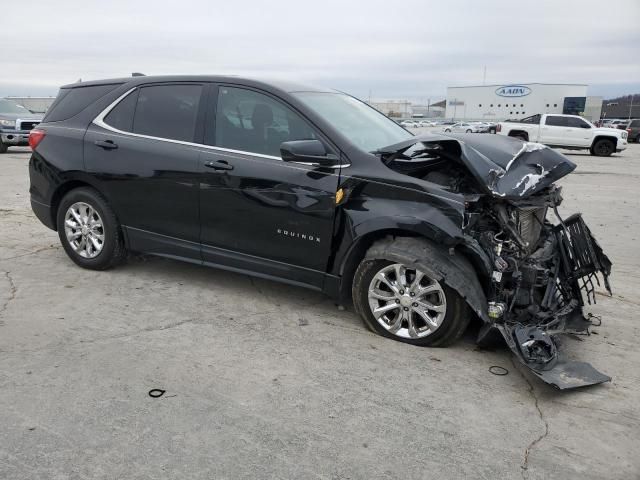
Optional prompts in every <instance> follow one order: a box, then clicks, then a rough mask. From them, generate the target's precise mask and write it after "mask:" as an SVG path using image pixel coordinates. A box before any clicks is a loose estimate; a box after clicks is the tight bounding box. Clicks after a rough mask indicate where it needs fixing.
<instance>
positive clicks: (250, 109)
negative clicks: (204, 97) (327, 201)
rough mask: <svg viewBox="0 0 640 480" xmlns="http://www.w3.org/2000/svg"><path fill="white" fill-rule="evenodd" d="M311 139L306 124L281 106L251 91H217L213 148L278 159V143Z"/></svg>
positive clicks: (238, 89) (298, 116)
mask: <svg viewBox="0 0 640 480" xmlns="http://www.w3.org/2000/svg"><path fill="white" fill-rule="evenodd" d="M315 138H316V135H315V134H314V133H313V130H312V129H311V127H310V126H309V125H308V124H307V122H305V121H304V120H303V119H302V118H301V117H300V115H298V114H297V113H295V112H294V111H292V110H291V109H290V108H288V107H286V106H285V105H283V104H282V103H281V102H279V101H277V100H274V99H273V98H271V97H269V96H267V95H264V94H262V93H258V92H255V91H253V90H246V89H244V88H235V87H220V89H219V93H218V104H217V108H216V122H215V146H217V147H222V148H229V149H233V150H240V151H243V152H251V153H259V154H262V155H271V156H274V157H280V144H281V143H282V142H286V141H290V140H313V139H315Z"/></svg>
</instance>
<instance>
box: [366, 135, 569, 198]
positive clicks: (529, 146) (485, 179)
mask: <svg viewBox="0 0 640 480" xmlns="http://www.w3.org/2000/svg"><path fill="white" fill-rule="evenodd" d="M444 142H456V143H457V144H458V145H459V147H460V152H461V153H460V159H461V161H462V162H463V163H464V165H465V166H466V167H467V168H468V169H469V171H470V172H471V174H472V175H473V176H474V177H475V178H476V179H477V180H478V182H479V183H480V185H481V186H482V187H483V188H484V189H485V191H486V193H489V194H491V195H493V196H496V197H501V198H505V199H521V198H523V197H528V196H529V195H533V194H535V193H537V192H539V191H540V190H542V189H544V188H545V187H548V186H549V185H551V184H552V183H554V182H555V181H556V180H559V179H560V178H562V177H564V176H565V175H567V174H569V173H571V172H572V171H573V170H574V169H575V168H576V164H575V163H573V162H572V161H571V160H569V159H568V158H567V157H565V156H564V155H562V154H561V153H558V152H556V151H555V150H552V149H551V148H548V147H547V146H545V145H542V144H539V143H532V142H523V141H522V140H519V139H516V138H511V137H506V136H503V135H489V134H484V135H482V134H459V135H454V134H451V135H441V134H426V135H418V136H416V137H414V138H410V139H407V140H405V141H403V142H400V143H396V144H394V145H389V146H387V147H383V148H381V149H379V150H378V151H377V152H375V153H377V154H381V155H386V154H393V153H401V152H404V151H407V150H409V149H410V148H411V147H412V146H414V145H416V144H418V143H422V144H423V145H425V146H428V145H430V144H438V143H444Z"/></svg>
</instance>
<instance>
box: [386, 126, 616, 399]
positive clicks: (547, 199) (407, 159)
mask: <svg viewBox="0 0 640 480" xmlns="http://www.w3.org/2000/svg"><path fill="white" fill-rule="evenodd" d="M471 136H472V137H474V138H473V141H471V139H469V137H471ZM483 137H484V138H483ZM504 138H505V137H502V139H500V138H497V137H496V136H494V135H467V136H462V135H461V136H453V135H450V136H449V135H448V136H444V135H433V136H426V137H417V140H414V141H407V142H404V144H398V145H394V146H391V147H387V148H385V149H383V151H381V152H379V153H380V155H381V159H382V161H383V162H384V163H385V164H386V165H387V166H388V167H389V168H391V169H393V170H394V171H397V172H400V173H403V174H406V175H410V176H412V177H416V178H420V179H422V180H425V181H427V182H431V183H434V184H437V185H438V186H439V187H440V188H442V189H444V190H446V191H449V192H452V193H456V194H460V195H463V197H464V200H465V224H464V225H463V226H462V231H463V235H464V239H465V240H464V243H465V244H466V246H467V247H470V248H473V249H475V250H476V251H480V252H482V254H483V255H484V256H485V257H486V262H487V264H488V268H486V270H487V274H488V276H489V278H484V279H481V283H483V286H484V295H485V297H486V305H485V306H484V307H485V308H484V309H483V310H482V311H481V312H479V313H480V315H479V316H480V317H481V318H482V320H483V321H484V326H483V328H482V329H481V331H480V338H479V342H481V343H482V342H483V341H485V340H486V339H488V338H489V337H490V336H491V335H492V334H493V333H495V332H499V333H500V334H501V336H502V337H503V338H504V340H505V341H506V343H507V345H508V346H509V348H510V349H511V350H512V351H513V353H514V354H515V355H516V356H517V358H518V359H519V360H520V361H521V362H522V363H523V364H524V365H526V366H527V367H529V368H531V370H532V371H533V372H534V373H535V374H536V375H537V376H538V377H540V378H541V379H542V380H544V381H545V382H547V383H550V384H552V385H554V386H556V387H557V388H560V389H568V388H575V387H580V386H586V385H593V384H597V383H602V382H605V381H609V380H610V377H608V376H607V375H604V374H602V373H600V372H598V371H597V370H595V369H594V368H593V367H592V366H591V365H589V364H587V363H583V362H573V361H568V360H566V359H565V358H564V357H563V356H562V355H561V354H560V352H559V345H560V343H559V340H558V338H557V335H558V334H561V333H572V334H587V333H588V328H589V326H590V325H591V318H590V317H585V315H584V313H583V307H584V305H585V302H586V303H588V304H592V303H595V302H596V286H602V287H604V288H605V289H606V290H607V291H608V292H609V294H611V288H610V285H609V281H608V277H609V275H610V273H611V262H610V261H609V259H608V258H607V256H606V255H605V254H604V253H603V251H602V249H601V248H600V246H599V245H598V243H597V241H596V240H595V239H594V238H593V236H592V235H591V232H590V230H589V228H588V227H587V225H586V223H585V222H584V220H583V219H582V217H581V215H580V214H574V215H571V216H570V217H568V218H566V219H563V218H561V216H560V214H559V213H558V206H559V205H560V204H561V202H562V197H561V188H560V187H558V186H556V185H554V184H553V182H554V181H555V180H557V179H558V178H560V177H562V176H564V175H566V174H567V173H570V172H571V171H572V170H573V169H574V168H575V165H574V164H573V163H572V162H571V161H570V160H569V159H567V158H566V157H564V156H563V155H561V154H560V153H558V152H556V151H554V150H551V149H549V148H547V147H546V146H544V145H540V144H535V143H529V142H522V141H520V140H514V139H506V140H507V142H505V141H504V140H503V139H504ZM467 139H469V141H467ZM460 293H461V294H462V295H463V296H464V297H465V298H466V295H465V294H464V293H465V292H460ZM476 311H477V310H476Z"/></svg>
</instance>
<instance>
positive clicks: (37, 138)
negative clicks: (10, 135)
mask: <svg viewBox="0 0 640 480" xmlns="http://www.w3.org/2000/svg"><path fill="white" fill-rule="evenodd" d="M45 135H46V132H45V131H44V130H38V129H37V128H34V129H33V130H31V131H30V132H29V146H30V147H31V150H35V149H36V147H37V146H38V145H39V144H40V142H41V141H42V139H43V138H44V136H45Z"/></svg>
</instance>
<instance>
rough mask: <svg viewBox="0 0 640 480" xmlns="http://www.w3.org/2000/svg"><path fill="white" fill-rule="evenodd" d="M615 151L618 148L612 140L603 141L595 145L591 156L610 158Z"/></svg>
mask: <svg viewBox="0 0 640 480" xmlns="http://www.w3.org/2000/svg"><path fill="white" fill-rule="evenodd" d="M615 149H616V146H615V145H614V144H613V142H612V141H611V140H607V139H602V140H598V141H597V142H595V143H594V144H593V146H592V147H591V150H590V152H591V155H595V156H597V157H608V156H609V155H611V154H612V153H613V152H614V151H615Z"/></svg>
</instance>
